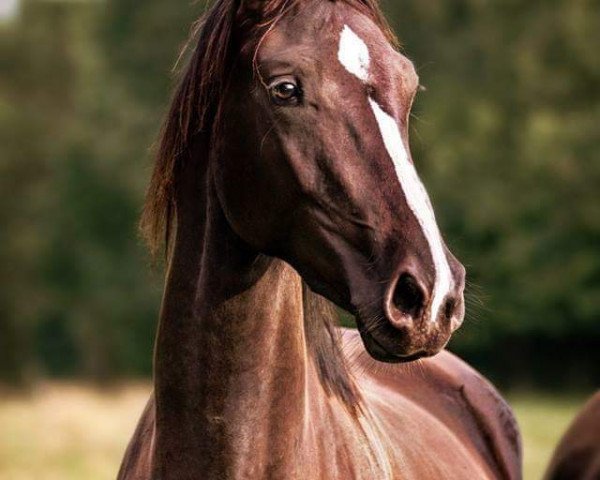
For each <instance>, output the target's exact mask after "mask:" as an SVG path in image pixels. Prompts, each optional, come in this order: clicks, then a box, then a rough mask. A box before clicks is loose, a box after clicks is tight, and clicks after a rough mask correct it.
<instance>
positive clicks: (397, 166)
mask: <svg viewBox="0 0 600 480" xmlns="http://www.w3.org/2000/svg"><path fill="white" fill-rule="evenodd" d="M338 59H339V61H340V63H341V64H342V65H343V66H344V68H346V70H348V72H350V73H351V74H352V75H354V76H355V77H357V78H358V79H359V80H361V81H362V82H366V81H367V80H368V78H369V62H370V54H369V48H368V47H367V44H366V43H365V42H364V41H363V40H362V39H361V38H360V37H359V36H358V35H356V33H354V32H353V31H352V29H351V28H350V27H349V26H348V25H344V29H343V30H342V33H341V36H340V44H339V50H338ZM369 105H370V107H371V110H372V111H373V114H374V115H375V120H376V121H377V126H378V127H379V132H380V134H381V137H382V139H383V143H384V146H385V149H386V151H387V153H388V155H389V156H390V158H391V159H392V162H393V164H394V170H395V172H396V176H397V177H398V182H399V183H400V186H401V188H402V191H403V192H404V196H405V197H406V201H407V203H408V206H409V207H410V209H411V211H412V212H413V214H414V215H415V217H416V219H417V221H418V223H419V225H420V226H421V229H422V231H423V235H424V236H425V238H426V239H427V243H428V244H429V248H430V251H431V258H432V259H433V264H434V267H435V283H434V288H433V295H432V299H431V308H430V316H431V317H430V318H431V321H433V322H435V321H436V319H437V316H438V312H439V310H440V306H441V305H442V302H443V301H444V298H445V297H446V295H447V294H448V292H450V290H451V288H452V286H453V283H454V282H453V280H452V273H451V271H450V267H449V265H448V259H447V258H446V253H445V251H444V245H443V242H442V238H441V235H440V231H439V228H438V226H437V223H436V221H435V214H434V213H433V208H432V206H431V202H430V200H429V197H428V195H427V191H426V190H425V187H424V186H423V184H422V183H421V181H420V179H419V176H418V175H417V172H416V170H415V167H414V165H413V163H412V162H411V161H410V158H409V156H408V151H407V149H406V147H405V145H404V140H403V139H402V135H401V133H400V129H399V128H398V124H397V123H396V120H395V119H394V118H393V117H392V116H391V115H388V114H387V113H386V112H385V111H384V110H383V109H382V108H381V107H380V106H379V104H378V103H377V102H376V101H375V100H373V99H372V98H371V97H370V96H369Z"/></svg>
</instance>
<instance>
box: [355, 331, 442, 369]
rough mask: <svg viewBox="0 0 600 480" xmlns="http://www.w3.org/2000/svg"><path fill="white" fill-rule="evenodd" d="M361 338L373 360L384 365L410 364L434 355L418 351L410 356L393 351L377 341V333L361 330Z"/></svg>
mask: <svg viewBox="0 0 600 480" xmlns="http://www.w3.org/2000/svg"><path fill="white" fill-rule="evenodd" d="M359 332H360V336H361V338H362V341H363V344H364V346H365V349H366V350H367V353H368V354H369V355H370V356H371V357H373V359H375V360H377V361H379V362H384V363H408V362H412V361H415V360H418V359H420V358H424V357H429V356H431V355H432V354H431V353H427V352H425V351H417V352H412V353H409V354H404V353H401V352H395V351H392V350H391V349H389V348H386V347H385V346H383V345H382V343H381V342H380V341H379V340H378V339H377V334H376V333H371V332H369V331H366V330H364V329H362V328H359Z"/></svg>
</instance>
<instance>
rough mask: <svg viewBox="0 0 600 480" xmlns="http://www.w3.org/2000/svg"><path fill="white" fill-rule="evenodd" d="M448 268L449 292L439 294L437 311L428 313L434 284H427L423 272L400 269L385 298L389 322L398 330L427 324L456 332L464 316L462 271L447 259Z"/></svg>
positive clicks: (462, 269)
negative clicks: (450, 275) (441, 296)
mask: <svg viewBox="0 0 600 480" xmlns="http://www.w3.org/2000/svg"><path fill="white" fill-rule="evenodd" d="M448 260H449V266H450V270H451V273H452V284H451V288H450V289H449V291H447V292H442V294H443V298H442V301H441V302H440V303H439V306H438V307H437V309H436V310H437V311H436V312H433V311H431V310H432V308H434V307H433V305H432V296H433V289H434V283H433V282H432V281H431V280H429V281H428V280H427V279H428V278H430V277H431V276H429V277H428V276H426V275H425V272H423V271H422V270H419V269H417V268H414V267H412V266H408V267H407V266H404V268H401V269H400V271H399V273H398V275H397V277H396V278H397V279H396V281H395V282H392V284H391V285H390V291H389V292H388V295H387V306H386V307H387V308H386V310H387V313H388V320H389V322H390V323H391V324H392V325H393V326H394V327H396V328H398V329H406V328H411V327H415V326H417V327H418V326H422V327H426V328H427V325H423V324H427V323H429V322H431V324H432V325H435V324H437V325H438V327H439V328H443V329H444V330H445V329H448V330H450V332H452V331H454V330H456V329H457V328H458V327H459V326H460V325H461V323H462V320H463V316H464V300H463V290H464V283H465V268H464V267H463V266H462V265H461V264H460V263H459V262H458V261H457V260H456V259H455V258H454V257H452V256H451V255H450V258H449V259H448Z"/></svg>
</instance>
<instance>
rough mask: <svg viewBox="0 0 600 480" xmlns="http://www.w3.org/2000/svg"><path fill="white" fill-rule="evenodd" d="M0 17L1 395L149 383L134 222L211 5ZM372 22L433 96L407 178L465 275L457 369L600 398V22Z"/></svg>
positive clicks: (488, 14) (540, 5)
mask: <svg viewBox="0 0 600 480" xmlns="http://www.w3.org/2000/svg"><path fill="white" fill-rule="evenodd" d="M0 4H2V5H1V7H2V8H0V15H2V17H0V18H1V20H0V285H1V288H0V380H1V381H2V382H5V383H13V384H29V383H31V382H35V381H36V380H38V379H40V378H42V377H70V378H85V379H92V380H96V381H107V380H111V379H114V378H118V377H127V378H129V377H132V376H147V375H149V374H150V371H151V351H152V343H153V336H154V329H155V323H156V318H157V311H158V306H159V302H160V293H161V274H160V272H157V271H153V270H152V269H151V268H150V266H149V259H148V257H147V254H146V252H145V250H144V248H143V246H142V245H141V242H140V241H139V239H138V237H137V235H136V220H137V216H138V213H139V210H140V206H141V202H142V198H143V193H144V189H145V185H146V183H147V181H148V178H149V173H150V168H151V155H150V148H151V146H152V143H153V141H154V139H155V137H156V133H157V131H158V128H159V125H160V120H161V116H162V114H163V113H164V111H165V108H166V106H167V103H168V98H169V91H170V87H171V85H172V75H171V74H170V71H171V67H172V65H173V63H174V61H175V59H176V58H177V55H178V50H179V47H180V46H181V44H182V43H183V41H184V40H185V39H186V37H187V34H188V30H189V27H190V24H191V22H192V21H193V19H195V18H196V17H197V16H198V15H199V14H200V13H201V12H202V10H203V8H204V6H203V4H202V3H194V4H190V3H189V1H188V0H186V1H170V2H165V1H159V0H145V1H144V2H136V1H134V0H89V1H86V0H78V1H66V0H21V1H20V2H17V1H16V0H0ZM11 6H14V7H15V8H16V9H15V11H14V12H13V14H11V13H10V10H11V8H9V7H11ZM385 9H386V11H387V12H388V14H389V18H390V19H391V21H392V24H393V25H394V27H395V28H396V31H397V32H398V34H399V36H400V38H401V40H402V42H403V44H404V50H405V53H406V54H407V55H408V56H409V57H410V58H412V59H413V60H414V62H415V64H416V66H417V69H418V71H419V74H420V76H421V81H422V83H423V85H425V86H426V88H427V90H426V92H423V93H421V94H420V95H419V97H418V101H417V103H416V107H415V112H414V115H413V121H412V148H413V152H414V157H415V159H416V163H417V167H418V169H419V171H420V172H421V174H422V177H423V179H424V182H425V184H426V185H427V187H428V189H429V191H430V194H431V196H432V199H433V202H434V204H435V207H436V212H437V217H438V220H439V222H440V224H441V226H442V230H443V231H444V232H445V236H446V238H447V241H448V243H449V245H450V246H451V248H453V249H454V250H455V251H456V253H457V255H458V256H459V258H461V260H463V262H464V263H465V264H466V265H467V266H468V273H469V278H470V291H471V293H470V296H469V298H470V299H471V300H470V303H469V307H468V310H469V314H468V320H467V321H466V322H465V325H464V326H463V328H462V330H461V333H460V334H458V335H457V336H456V337H455V339H454V340H453V342H452V344H451V349H452V350H454V351H455V352H457V353H459V354H460V355H462V356H463V357H465V358H466V359H467V360H468V361H470V362H471V363H472V364H474V365H475V366H476V367H477V368H479V369H481V370H482V371H483V372H484V373H486V374H487V375H489V376H490V377H491V378H492V379H493V380H495V381H496V382H498V383H499V384H500V385H502V386H506V387H512V388H517V387H518V388H521V387H532V386H535V387H560V388H561V389H564V388H567V387H572V388H577V389H583V390H585V389H589V388H591V387H593V386H598V385H599V384H600V321H599V320H600V319H599V316H600V256H599V255H598V245H599V240H600V238H599V237H600V202H599V201H598V200H599V198H598V186H599V185H600V163H599V162H598V152H599V149H600V138H599V137H600V128H599V125H600V102H599V101H598V100H599V91H600V90H599V80H600V56H599V55H598V54H597V47H598V45H600V9H599V8H598V6H597V4H594V2H593V1H592V0H589V1H588V0H551V1H550V0H543V1H542V0H509V1H502V2H500V1H493V0H455V1H453V2H439V1H433V0H395V1H394V2H392V1H388V2H387V3H386V4H385ZM3 12H4V13H3Z"/></svg>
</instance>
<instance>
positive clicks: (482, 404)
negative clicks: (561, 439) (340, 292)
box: [342, 330, 521, 479]
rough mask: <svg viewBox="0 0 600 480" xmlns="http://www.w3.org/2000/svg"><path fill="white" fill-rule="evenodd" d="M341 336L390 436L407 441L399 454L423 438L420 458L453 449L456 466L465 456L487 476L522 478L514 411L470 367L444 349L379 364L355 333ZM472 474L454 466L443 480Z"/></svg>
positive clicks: (357, 376)
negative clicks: (425, 356) (401, 361)
mask: <svg viewBox="0 0 600 480" xmlns="http://www.w3.org/2000/svg"><path fill="white" fill-rule="evenodd" d="M342 335H343V342H344V351H348V352H353V353H352V354H351V358H349V364H350V365H351V368H352V369H353V370H354V371H355V372H356V374H355V375H354V378H355V380H356V381H357V382H358V383H359V385H360V387H361V390H362V391H363V394H364V395H365V401H366V402H367V403H368V404H369V408H371V409H372V410H374V412H373V413H374V414H375V415H376V416H378V417H381V418H382V423H383V425H387V426H388V427H387V429H388V430H389V431H390V436H391V437H394V440H395V441H397V442H402V443H401V445H400V448H399V450H400V451H402V450H405V451H406V450H410V449H411V448H412V449H415V448H416V447H415V446H414V444H416V443H418V442H421V444H422V448H421V450H422V451H420V452H418V453H420V454H421V456H420V457H418V458H420V462H421V463H424V459H428V458H431V459H435V461H436V462H437V461H441V460H442V457H443V455H445V454H446V453H447V451H448V450H450V449H449V448H448V447H449V446H451V447H452V450H453V453H452V455H454V457H453V458H451V459H450V461H451V462H453V463H452V464H453V465H455V466H456V468H457V469H458V468H459V462H458V461H457V459H458V457H460V456H463V457H465V456H466V457H470V458H471V460H472V461H473V465H475V466H480V468H481V472H487V473H486V476H488V477H490V478H506V479H519V478H521V439H520V435H519V430H518V427H517V423H516V421H515V417H514V415H513V413H512V410H511V409H510V407H509V406H508V405H507V403H506V402H505V401H504V400H503V399H502V397H501V396H500V395H499V393H498V392H497V391H496V389H495V388H494V387H493V386H492V385H491V384H490V383H489V382H488V381H487V380H486V379H485V378H483V377H482V376H481V375H480V374H479V373H477V372H476V371H475V370H474V369H473V368H471V367H470V366H468V365H467V364H466V363H465V362H463V361H462V360H460V359H459V358H458V357H456V356H454V355H452V354H451V353H449V352H446V351H443V352H441V353H439V354H438V355H436V356H435V357H432V358H428V359H423V360H419V361H417V362H411V363H405V364H395V365H392V364H381V363H377V362H375V361H374V360H372V359H371V358H370V357H369V356H368V354H366V352H365V351H364V350H363V347H362V341H361V340H360V336H359V335H358V333H357V332H356V331H352V330H344V331H343V334H342ZM356 352H360V353H358V354H357V353H356ZM407 425H411V426H412V430H410V431H409V433H408V435H409V437H410V442H412V445H407V443H406V436H407V431H406V426H407ZM399 432H401V433H399ZM416 450H419V449H418V448H416ZM416 458H417V457H416ZM432 463H435V462H432ZM465 465H468V463H465ZM419 468H421V466H420V467H419ZM469 468H475V467H469ZM447 473H448V472H447ZM483 475H484V474H483V473H481V476H483ZM475 476H476V475H475ZM475 476H474V472H473V471H471V472H461V471H459V470H457V473H456V475H455V476H453V475H449V474H448V475H445V478H475Z"/></svg>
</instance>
